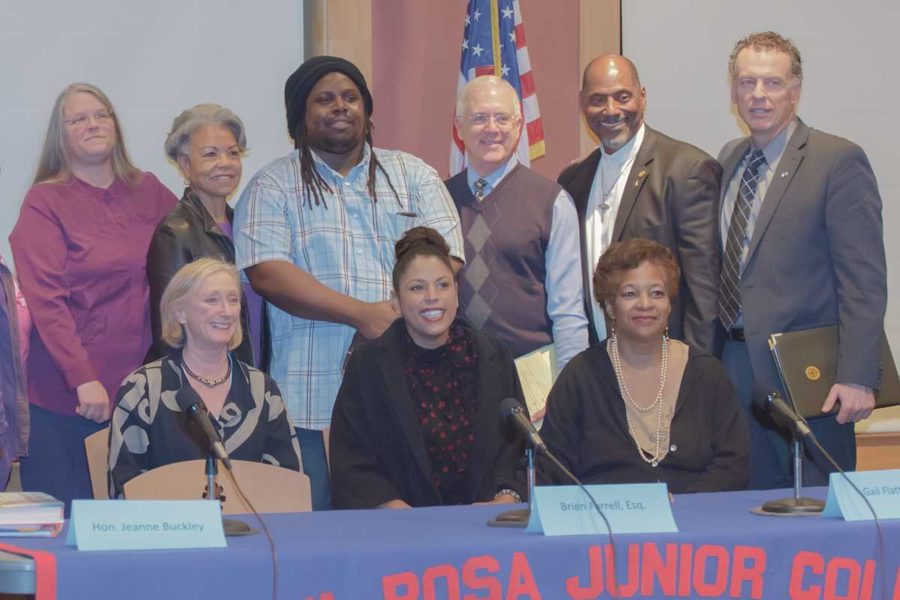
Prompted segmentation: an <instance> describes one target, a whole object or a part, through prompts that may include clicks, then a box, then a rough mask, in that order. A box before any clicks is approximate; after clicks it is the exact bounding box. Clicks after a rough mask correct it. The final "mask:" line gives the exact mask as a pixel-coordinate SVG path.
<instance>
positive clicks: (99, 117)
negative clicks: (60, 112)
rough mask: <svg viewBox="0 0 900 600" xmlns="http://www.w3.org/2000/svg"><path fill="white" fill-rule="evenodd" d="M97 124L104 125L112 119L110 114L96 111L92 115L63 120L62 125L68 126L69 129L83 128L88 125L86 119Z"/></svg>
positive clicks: (105, 111) (104, 111)
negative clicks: (92, 120)
mask: <svg viewBox="0 0 900 600" xmlns="http://www.w3.org/2000/svg"><path fill="white" fill-rule="evenodd" d="M92 117H93V119H94V121H96V122H97V124H98V125H105V124H106V123H108V122H109V120H110V119H112V113H111V112H109V111H107V110H98V111H97V112H95V113H94V114H92V115H88V114H81V115H75V116H74V117H72V118H71V119H63V123H65V124H66V125H68V126H69V127H75V128H79V127H84V126H85V125H87V124H88V119H90V118H92Z"/></svg>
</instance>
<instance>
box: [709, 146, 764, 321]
mask: <svg viewBox="0 0 900 600" xmlns="http://www.w3.org/2000/svg"><path fill="white" fill-rule="evenodd" d="M765 164H766V157H765V155H764V154H763V152H762V150H759V149H756V150H753V151H752V152H751V153H750V156H749V158H748V159H747V168H745V169H744V173H743V175H742V176H741V185H740V187H739V188H738V197H737V201H736V202H735V203H734V212H732V214H731V223H730V224H729V225H728V238H727V239H726V241H725V255H724V256H723V257H722V280H721V285H720V287H719V319H720V320H721V321H722V324H723V325H724V326H725V329H729V330H730V329H731V328H732V327H734V324H735V322H736V321H737V319H738V315H740V314H741V273H742V271H743V267H744V265H743V258H744V256H743V255H744V245H745V244H746V243H747V224H748V223H749V222H750V218H751V215H752V212H753V203H754V202H755V201H756V188H757V184H758V183H759V170H760V169H761V168H762V166H763V165H765Z"/></svg>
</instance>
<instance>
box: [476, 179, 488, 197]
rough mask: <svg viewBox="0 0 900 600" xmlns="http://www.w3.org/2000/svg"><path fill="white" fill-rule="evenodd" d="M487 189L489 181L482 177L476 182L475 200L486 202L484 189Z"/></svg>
mask: <svg viewBox="0 0 900 600" xmlns="http://www.w3.org/2000/svg"><path fill="white" fill-rule="evenodd" d="M486 187H487V179H485V178H484V177H480V178H479V179H478V181H476V182H475V200H477V201H478V202H481V201H482V200H484V188H486Z"/></svg>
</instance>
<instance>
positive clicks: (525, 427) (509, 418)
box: [500, 398, 549, 456]
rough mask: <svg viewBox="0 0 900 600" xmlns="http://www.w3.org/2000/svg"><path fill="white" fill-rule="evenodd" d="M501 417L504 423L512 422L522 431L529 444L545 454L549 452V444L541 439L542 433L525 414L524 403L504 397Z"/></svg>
mask: <svg viewBox="0 0 900 600" xmlns="http://www.w3.org/2000/svg"><path fill="white" fill-rule="evenodd" d="M500 419H501V420H502V421H503V422H504V423H510V424H511V425H512V427H514V428H516V429H518V430H519V431H521V432H522V433H523V434H524V435H525V438H526V439H527V440H528V444H529V445H530V446H531V447H533V448H534V449H535V450H537V451H538V452H540V453H541V454H543V455H545V456H546V455H547V454H549V453H548V451H547V445H546V444H545V443H544V440H542V439H541V435H540V434H539V433H538V432H537V429H535V428H534V425H532V424H531V419H529V418H528V416H527V415H526V414H525V410H524V409H523V408H522V404H521V403H520V402H519V401H518V400H516V399H515V398H504V399H503V400H502V401H501V402H500Z"/></svg>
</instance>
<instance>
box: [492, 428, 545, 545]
mask: <svg viewBox="0 0 900 600" xmlns="http://www.w3.org/2000/svg"><path fill="white" fill-rule="evenodd" d="M525 460H526V461H527V464H528V467H527V471H526V474H527V476H528V508H515V509H513V510H508V511H506V512H502V513H500V514H499V515H497V516H496V517H494V518H493V519H491V520H490V521H488V523H487V524H488V526H489V527H518V528H525V527H527V526H528V521H529V520H530V519H531V509H532V508H533V507H534V485H535V472H534V448H532V447H531V446H529V447H528V448H526V449H525Z"/></svg>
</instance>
